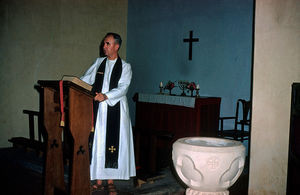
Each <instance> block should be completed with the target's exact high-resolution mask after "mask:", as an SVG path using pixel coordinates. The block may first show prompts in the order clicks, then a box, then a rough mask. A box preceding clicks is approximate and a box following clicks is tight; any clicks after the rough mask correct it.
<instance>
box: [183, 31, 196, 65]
mask: <svg viewBox="0 0 300 195" xmlns="http://www.w3.org/2000/svg"><path fill="white" fill-rule="evenodd" d="M198 41H199V39H198V38H193V31H192V30H191V31H190V38H188V39H183V42H189V60H192V52H193V47H192V44H193V42H198Z"/></svg>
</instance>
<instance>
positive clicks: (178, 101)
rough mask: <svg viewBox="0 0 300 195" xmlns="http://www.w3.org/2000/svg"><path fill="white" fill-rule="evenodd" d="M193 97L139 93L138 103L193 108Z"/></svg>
mask: <svg viewBox="0 0 300 195" xmlns="http://www.w3.org/2000/svg"><path fill="white" fill-rule="evenodd" d="M195 99H196V98H195V97H188V96H173V95H163V94H145V93H139V96H138V101H140V102H149V103H158V104H170V105H176V106H184V107H189V108H194V107H195Z"/></svg>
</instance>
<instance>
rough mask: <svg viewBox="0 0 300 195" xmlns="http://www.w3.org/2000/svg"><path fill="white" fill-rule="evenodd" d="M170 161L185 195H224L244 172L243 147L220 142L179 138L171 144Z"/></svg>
mask: <svg viewBox="0 0 300 195" xmlns="http://www.w3.org/2000/svg"><path fill="white" fill-rule="evenodd" d="M172 160H173V164H174V167H175V170H176V172H177V174H178V176H179V178H180V179H181V180H182V181H183V182H184V183H185V184H186V185H187V186H188V188H187V189H186V194H187V195H204V194H205V195H228V194H229V191H228V190H227V189H228V188H229V187H230V186H232V185H233V184H234V183H235V182H236V180H237V179H238V178H239V176H240V175H241V173H242V171H243V169H244V164H245V146H244V145H243V144H242V143H241V142H239V141H234V140H229V139H223V138H213V137H186V138H180V139H178V140H177V141H176V142H174V144H173V151H172Z"/></svg>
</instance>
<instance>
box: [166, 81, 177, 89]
mask: <svg viewBox="0 0 300 195" xmlns="http://www.w3.org/2000/svg"><path fill="white" fill-rule="evenodd" d="M174 87H175V84H174V82H172V81H168V83H167V84H166V86H165V89H168V90H172V89H173V88H174Z"/></svg>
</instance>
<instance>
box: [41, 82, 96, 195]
mask: <svg viewBox="0 0 300 195" xmlns="http://www.w3.org/2000/svg"><path fill="white" fill-rule="evenodd" d="M38 84H39V85H40V86H41V88H42V91H41V98H40V100H41V113H42V114H43V121H44V127H45V130H46V133H47V136H46V161H45V170H44V171H45V186H44V188H45V189H44V190H45V191H44V192H45V193H44V194H46V195H52V194H55V192H56V191H59V192H65V193H66V194H71V195H77V194H78V195H79V194H80V195H84V194H88V195H89V194H90V163H89V149H88V137H89V134H90V131H91V129H92V124H93V123H92V111H93V95H92V93H91V92H90V91H88V90H86V89H84V88H82V87H80V86H78V85H76V84H74V83H72V82H70V81H64V82H63V85H62V86H63V102H64V107H63V109H64V111H65V127H61V126H60V121H61V107H60V93H59V92H60V90H59V89H60V88H59V81H42V80H39V81H38ZM63 131H68V133H69V134H70V135H71V137H72V139H71V142H69V143H68V144H70V143H71V146H70V148H71V149H72V150H71V152H70V153H71V155H70V156H71V157H70V163H69V182H68V184H69V185H66V183H65V180H64V162H63V139H62V133H63Z"/></svg>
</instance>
